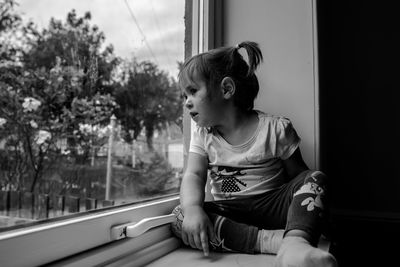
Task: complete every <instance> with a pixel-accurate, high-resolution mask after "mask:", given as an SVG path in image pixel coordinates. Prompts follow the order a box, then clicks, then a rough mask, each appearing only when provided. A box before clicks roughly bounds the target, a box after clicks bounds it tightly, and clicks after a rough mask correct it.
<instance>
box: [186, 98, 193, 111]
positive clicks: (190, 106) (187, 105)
mask: <svg viewBox="0 0 400 267" xmlns="http://www.w3.org/2000/svg"><path fill="white" fill-rule="evenodd" d="M185 107H186V108H187V109H191V108H192V107H193V103H192V101H191V100H190V99H189V97H188V98H186V100H185Z"/></svg>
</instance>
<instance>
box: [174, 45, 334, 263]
mask: <svg viewBox="0 0 400 267" xmlns="http://www.w3.org/2000/svg"><path fill="white" fill-rule="evenodd" d="M242 48H243V49H245V51H246V52H247V55H248V63H246V61H245V60H244V59H243V57H242V56H241V55H240V53H239V52H238V50H239V49H242ZM261 61H262V54H261V51H260V49H259V47H258V45H257V43H254V42H242V43H240V44H239V45H237V46H236V47H223V48H218V49H214V50H211V51H208V52H205V53H202V54H199V55H196V56H194V57H192V58H190V59H189V60H188V61H187V62H185V64H184V65H183V68H182V70H181V72H180V74H179V84H180V86H181V89H182V92H183V96H184V98H185V104H184V105H185V107H186V108H187V109H188V112H189V114H190V116H191V117H192V119H193V120H194V121H195V122H196V124H197V128H196V129H195V130H194V132H193V135H192V139H191V143H190V149H189V158H188V162H187V168H186V171H185V175H184V177H183V180H182V185H181V205H180V206H178V207H177V208H176V209H175V210H174V212H175V214H176V215H177V221H176V223H175V224H173V231H174V233H175V234H176V235H177V236H179V237H180V238H181V239H182V240H183V242H184V243H185V244H186V245H190V246H191V247H193V248H197V249H200V250H203V252H204V254H205V255H208V253H209V246H210V245H211V249H213V250H216V251H233V252H242V253H270V254H277V257H276V265H277V266H307V267H310V266H337V263H336V260H335V258H334V257H333V255H331V254H330V253H328V252H326V251H323V250H321V249H319V248H317V247H316V245H317V243H318V240H319V237H320V235H321V230H322V226H323V223H324V221H325V219H326V201H327V177H326V176H325V175H324V174H323V173H322V172H320V171H313V170H309V169H308V167H307V166H306V164H305V163H304V161H303V159H302V156H301V152H300V148H299V143H300V138H299V137H298V135H297V133H296V131H295V129H294V128H293V125H292V123H291V122H290V121H289V120H288V119H287V118H284V117H279V116H272V115H268V114H265V113H263V112H261V111H258V110H254V109H253V108H254V99H255V98H256V96H257V94H258V90H259V84H258V79H257V77H256V75H255V73H254V72H255V70H256V68H257V66H258V65H259V63H260V62H261ZM207 176H209V177H210V181H211V193H212V196H213V198H214V201H209V202H205V201H204V198H205V190H204V188H205V183H206V181H207Z"/></svg>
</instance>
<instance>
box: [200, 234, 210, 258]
mask: <svg viewBox="0 0 400 267" xmlns="http://www.w3.org/2000/svg"><path fill="white" fill-rule="evenodd" d="M200 242H201V249H203V253H204V256H208V254H209V252H210V250H209V247H208V235H207V232H206V231H201V232H200Z"/></svg>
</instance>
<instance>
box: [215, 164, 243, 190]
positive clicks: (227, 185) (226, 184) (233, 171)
mask: <svg viewBox="0 0 400 267" xmlns="http://www.w3.org/2000/svg"><path fill="white" fill-rule="evenodd" d="M245 174H246V173H243V172H242V170H241V169H239V168H234V167H227V166H214V167H212V168H211V172H210V176H211V178H213V179H215V180H216V181H218V180H220V179H222V183H221V192H223V193H232V192H240V191H241V190H242V189H240V187H239V184H241V185H242V186H247V184H246V183H245V182H243V181H241V180H240V179H238V178H237V177H238V176H239V177H240V176H243V175H245Z"/></svg>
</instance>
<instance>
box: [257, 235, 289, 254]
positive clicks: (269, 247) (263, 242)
mask: <svg viewBox="0 0 400 267" xmlns="http://www.w3.org/2000/svg"><path fill="white" fill-rule="evenodd" d="M284 232H285V231H284V230H283V229H279V230H264V229H262V230H259V231H258V235H257V243H256V249H255V250H256V252H259V253H263V254H277V253H278V250H279V248H280V247H281V244H282V239H283V233H284Z"/></svg>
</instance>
